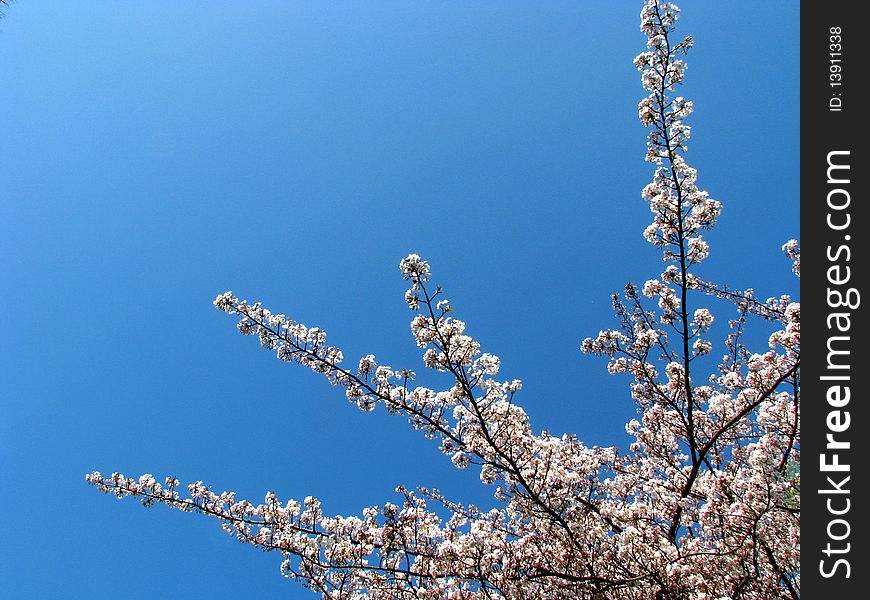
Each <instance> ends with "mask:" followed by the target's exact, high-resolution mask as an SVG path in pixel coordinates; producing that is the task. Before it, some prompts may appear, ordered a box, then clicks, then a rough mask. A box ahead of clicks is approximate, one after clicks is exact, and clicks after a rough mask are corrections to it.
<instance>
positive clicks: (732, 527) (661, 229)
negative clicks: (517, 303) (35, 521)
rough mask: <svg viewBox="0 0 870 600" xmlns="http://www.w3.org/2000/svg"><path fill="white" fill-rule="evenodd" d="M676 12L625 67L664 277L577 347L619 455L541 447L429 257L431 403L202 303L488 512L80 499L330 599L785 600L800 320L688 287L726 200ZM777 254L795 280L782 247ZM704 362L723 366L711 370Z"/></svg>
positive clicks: (416, 305)
mask: <svg viewBox="0 0 870 600" xmlns="http://www.w3.org/2000/svg"><path fill="white" fill-rule="evenodd" d="M679 15H680V13H679V9H678V8H677V7H676V6H674V5H673V4H671V3H669V2H663V1H660V0H647V1H646V2H645V3H644V6H643V9H642V11H641V31H642V32H643V33H644V34H645V35H646V36H647V45H646V48H647V49H646V50H645V51H644V52H643V53H641V54H640V55H638V57H637V58H636V59H635V65H636V66H637V68H638V69H639V70H640V72H641V84H642V86H643V88H644V89H645V90H647V92H648V95H647V97H645V98H644V99H643V100H642V101H641V102H640V105H639V107H638V116H639V118H640V120H641V122H642V123H643V124H644V125H645V126H647V127H648V128H649V134H648V137H647V159H648V160H649V161H650V162H651V163H652V164H653V165H654V170H653V176H652V181H651V182H650V183H649V184H648V185H647V186H645V187H644V189H643V191H642V193H641V196H642V198H643V200H644V201H645V202H646V203H647V204H648V205H649V208H650V211H651V214H652V223H651V224H650V225H649V226H648V227H647V228H646V229H645V230H644V232H643V236H644V238H645V239H646V240H648V241H649V242H650V243H651V244H652V245H653V246H654V247H656V248H657V249H658V250H659V251H661V253H662V258H663V260H664V261H665V263H666V266H665V268H664V270H663V271H662V272H661V274H660V275H658V276H656V277H655V278H652V279H649V280H648V281H646V282H645V283H644V284H643V285H642V286H640V287H639V288H638V286H636V285H634V284H628V285H627V286H626V288H625V291H624V293H623V294H622V295H619V294H614V295H613V296H612V301H613V308H614V311H615V313H616V317H617V326H616V327H615V328H613V329H605V330H602V331H600V332H599V333H598V334H597V335H596V336H594V337H588V338H586V339H585V340H584V341H583V342H582V344H581V350H582V351H583V352H586V353H591V354H595V355H601V356H605V357H607V360H608V363H607V369H608V371H609V372H610V373H612V374H614V375H616V376H620V377H627V378H628V379H629V381H630V394H631V398H632V399H633V400H634V402H635V403H636V405H637V410H638V416H637V418H635V419H632V420H631V421H630V422H629V423H628V425H627V426H626V432H627V433H628V435H629V436H631V438H632V441H631V444H630V446H629V447H628V448H627V449H626V450H625V451H618V450H617V449H616V448H615V447H611V448H600V447H589V446H587V445H585V444H584V443H583V442H582V441H580V440H578V439H577V438H575V437H574V436H571V435H564V436H561V437H555V436H552V435H550V434H549V433H547V432H546V431H544V432H540V433H535V431H534V430H533V428H532V425H531V421H530V418H529V415H528V414H527V413H526V411H525V410H524V409H523V408H522V406H521V405H520V404H519V401H520V400H521V399H522V398H521V397H522V394H521V393H520V392H521V390H522V384H521V382H520V381H519V380H516V379H511V380H507V379H505V380H501V379H497V378H496V376H497V375H498V373H499V372H500V370H501V366H502V365H501V361H500V359H499V358H498V357H497V356H496V355H494V354H492V353H490V352H486V351H483V349H482V348H481V345H480V343H479V342H478V341H476V340H475V339H474V338H473V337H472V335H471V333H470V331H469V329H468V327H467V326H466V323H465V322H464V321H461V320H459V319H457V318H456V317H455V316H454V311H453V308H452V307H451V305H450V303H449V302H448V301H447V300H445V299H444V298H442V297H441V288H439V287H433V286H432V285H431V284H430V283H429V282H430V278H431V276H432V273H431V269H430V266H429V263H428V262H426V261H425V260H423V259H422V258H421V257H420V256H418V255H416V254H410V255H409V256H407V257H406V258H404V259H402V261H401V263H400V270H401V273H402V276H403V278H404V279H405V280H406V281H408V283H409V289H408V291H407V292H406V293H405V302H406V303H407V306H408V307H409V308H410V309H411V310H412V311H414V313H415V314H414V316H413V318H412V320H411V325H410V330H411V335H412V337H413V339H414V342H415V343H416V345H417V346H418V348H419V349H420V350H421V351H422V360H423V364H424V365H425V367H426V368H429V369H433V370H434V371H436V373H433V374H432V375H433V377H435V378H438V377H441V378H442V382H443V383H442V385H441V386H440V389H430V388H428V387H423V386H418V385H416V384H415V383H414V381H415V378H416V376H415V374H414V373H413V372H412V371H411V370H409V369H407V368H403V367H392V366H388V365H384V364H380V363H379V362H378V361H377V359H376V357H375V355H373V354H368V355H365V356H363V357H362V358H360V359H359V360H358V362H356V363H355V364H356V366H350V367H345V366H343V364H342V363H343V359H344V356H343V353H342V351H341V350H340V349H339V348H338V347H337V346H333V345H330V344H329V343H328V341H327V335H326V332H324V331H323V330H321V329H319V328H317V327H311V326H306V325H304V324H301V323H298V322H295V321H293V320H292V319H290V318H289V317H287V316H286V315H284V314H275V313H272V312H271V311H269V310H268V309H266V308H264V307H263V306H262V305H261V304H260V303H254V304H250V303H248V302H247V301H245V300H241V299H239V298H238V297H236V296H235V295H233V294H232V292H226V293H224V294H221V295H220V296H218V297H217V298H216V299H215V301H214V305H215V307H217V308H218V309H219V310H221V311H224V312H226V313H228V314H230V315H233V316H234V317H236V318H237V319H238V322H237V328H238V330H239V332H240V333H242V334H244V335H247V336H253V337H256V338H257V339H258V341H259V343H260V345H261V346H262V347H263V348H265V349H267V350H269V351H270V352H273V353H274V354H275V355H276V357H277V358H278V359H280V360H282V361H285V362H292V363H296V364H299V365H302V366H304V367H307V368H309V369H311V370H312V371H314V372H315V373H317V374H319V375H321V376H322V377H323V378H325V379H326V380H327V381H328V382H329V383H330V384H331V385H333V386H336V387H339V388H343V390H344V394H345V396H346V397H347V399H348V400H349V401H350V402H351V403H353V404H354V405H356V406H358V407H359V408H360V409H362V410H364V411H370V410H373V409H375V408H376V407H378V406H381V407H382V408H383V409H384V410H386V411H387V412H388V413H390V414H392V415H396V416H399V417H402V418H403V419H407V420H408V422H409V423H410V425H411V426H412V427H413V428H414V429H417V430H419V431H421V432H422V434H423V435H424V436H426V437H427V438H430V439H434V440H437V442H438V449H439V451H440V452H441V453H443V454H444V455H445V457H446V458H448V459H449V460H450V461H451V462H452V463H453V464H454V465H455V466H456V467H457V468H461V469H465V468H472V469H477V470H478V472H479V478H480V481H481V483H483V484H484V485H487V486H492V489H493V496H494V498H495V500H496V502H497V503H498V505H497V507H496V508H494V509H492V510H490V511H486V512H484V511H482V510H480V509H478V508H476V507H474V506H471V505H464V504H461V503H459V502H456V501H453V500H450V499H448V498H446V497H444V496H443V495H442V494H441V493H440V492H439V491H438V490H432V489H425V488H419V489H418V490H416V491H410V490H407V489H405V488H403V487H399V488H397V489H396V492H397V494H398V497H399V501H398V503H392V502H385V503H384V504H383V505H382V506H380V507H378V506H369V507H361V508H360V511H359V513H358V514H356V515H351V516H341V515H326V514H324V513H323V510H322V508H321V503H320V500H319V499H318V498H316V497H313V496H308V497H306V498H304V499H303V500H302V501H298V500H294V499H290V500H286V501H282V500H279V499H278V498H277V497H276V495H275V494H273V493H271V492H270V493H267V494H266V495H265V497H264V499H263V501H262V502H259V503H256V504H255V503H253V502H249V501H247V500H239V499H237V498H236V497H235V494H234V493H233V492H222V493H218V492H215V491H213V490H212V489H211V488H210V487H208V486H206V485H205V484H204V483H202V482H201V481H197V482H194V483H192V484H190V485H189V486H187V488H186V493H182V491H180V490H181V488H180V483H179V481H178V480H177V479H176V478H174V477H169V478H166V479H164V480H163V481H162V482H161V481H158V480H157V479H155V478H154V477H153V476H152V475H150V474H145V475H142V476H141V477H139V478H135V479H134V478H130V477H126V476H124V475H122V474H120V473H113V474H112V475H110V476H104V475H102V474H101V473H99V472H97V471H94V472H92V473H90V474H88V475H87V476H86V479H87V481H88V483H90V484H91V485H94V486H95V487H96V488H97V489H99V490H101V491H103V492H105V493H107V494H112V495H114V496H116V497H118V498H123V497H126V496H133V497H136V498H139V499H141V500H142V502H143V504H145V505H146V506H151V505H153V504H155V503H160V504H164V505H166V506H169V507H171V508H175V509H178V510H181V511H185V512H198V513H202V514H205V515H207V516H211V517H213V518H215V519H217V520H218V521H219V522H220V523H221V525H222V526H223V528H224V529H225V530H226V531H227V532H228V533H229V534H230V535H232V536H234V537H236V538H238V539H239V540H241V541H243V542H246V543H249V544H251V545H253V546H256V547H258V548H261V549H263V550H267V551H274V552H277V553H280V554H281V555H282V556H283V562H282V563H281V572H282V573H283V574H284V575H285V576H286V577H288V578H291V579H294V580H297V581H301V582H303V583H304V584H305V585H307V586H308V587H309V588H311V589H312V590H314V591H315V592H317V593H319V594H320V595H321V597H322V598H327V599H334V600H339V599H341V600H362V599H374V600H395V599H411V598H422V599H430V600H435V599H438V600H441V599H451V600H472V599H473V600H483V599H495V598H499V599H515V600H526V599H533V598H534V599H538V598H540V599H547V600H561V599H564V600H569V599H570V600H574V599H578V598H588V599H592V598H602V599H604V598H612V599H638V600H640V599H654V598H671V599H673V598H688V597H691V598H699V599H701V598H705V599H711V600H712V599H721V598H732V597H738V596H739V597H741V598H746V599H754V600H766V599H769V598H780V597H798V595H799V590H800V574H799V572H800V529H799V526H800V482H799V478H796V477H794V476H793V473H794V469H795V468H796V466H797V465H798V461H799V456H800V430H799V413H800V410H799V393H798V392H799V361H800V304H799V303H798V302H796V301H795V300H793V299H792V298H790V297H789V296H787V295H780V296H778V297H772V298H769V299H767V300H760V299H758V298H756V297H755V294H754V292H753V290H752V289H746V290H738V289H735V288H732V287H729V286H727V285H724V284H719V283H714V282H710V281H708V280H707V279H705V278H703V277H702V276H701V275H699V274H697V273H696V272H695V271H696V270H697V269H698V268H699V263H701V262H702V261H703V260H704V259H705V258H707V256H708V255H709V252H710V248H709V245H708V243H707V241H706V240H705V239H703V238H702V237H701V235H700V231H708V230H710V229H711V228H713V227H714V225H715V223H716V220H717V219H718V217H719V215H720V214H721V204H720V203H719V202H718V201H715V200H712V199H710V198H709V196H708V194H707V192H705V191H703V190H701V189H699V188H698V186H697V178H698V175H697V172H696V170H695V169H694V168H692V167H690V166H689V165H688V164H687V163H686V160H685V157H684V155H685V153H686V151H687V142H688V140H689V139H690V136H691V129H690V127H689V125H688V124H686V123H684V119H685V118H687V117H688V116H689V115H690V114H691V113H692V111H693V105H692V102H691V101H689V100H686V99H685V98H683V97H682V96H674V92H675V89H676V87H677V86H678V85H679V84H680V83H682V81H683V79H684V78H685V76H686V64H685V62H684V60H683V57H684V56H685V54H686V53H687V52H688V50H689V49H690V48H691V47H692V46H693V41H692V39H691V38H688V37H687V38H682V39H680V40H678V39H676V38H675V37H674V31H675V26H676V23H677V21H678V19H679ZM783 250H784V251H785V253H786V255H787V256H788V257H789V258H790V259H791V260H792V262H793V269H794V271H795V273H796V274H798V275H799V273H800V251H799V247H798V244H797V242H796V241H794V240H792V241H789V242H788V243H786V244H785V246H783ZM701 300H703V301H713V302H719V304H720V305H722V306H724V307H725V308H726V309H727V310H728V316H726V317H725V320H724V321H716V319H715V318H714V314H713V312H712V310H711V309H710V308H707V306H706V302H705V305H704V306H700V305H699V303H700V301H701ZM735 309H736V316H735V315H734V314H733V313H734V311H735ZM753 322H755V323H760V324H761V325H762V326H766V327H769V328H770V329H773V332H772V333H770V335H769V338H768V346H767V347H763V348H759V349H756V350H755V351H752V350H750V349H749V348H748V347H747V345H746V344H747V342H746V339H745V332H746V330H747V328H748V327H749V326H750V325H751V324H752V323H753ZM714 323H715V326H714ZM719 328H721V329H722V333H723V335H724V337H725V339H724V342H720V343H719V344H714V343H713V342H712V341H711V340H708V339H707V337H710V336H712V335H713V334H718V329H719ZM770 329H768V331H770ZM702 334H704V337H701V335H702ZM714 348H715V349H716V352H717V353H721V354H718V355H720V356H722V360H721V361H720V364H719V365H718V366H717V367H715V368H714V369H712V372H710V371H711V370H710V369H708V370H707V371H706V372H705V371H704V365H705V364H706V363H705V361H710V359H709V357H708V355H710V354H711V353H713V351H714ZM703 357H707V358H703ZM699 359H700V360H699ZM711 362H712V361H711ZM566 389H567V388H566ZM580 401H593V400H590V399H583V398H581V399H580ZM608 401H609V400H608Z"/></svg>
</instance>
